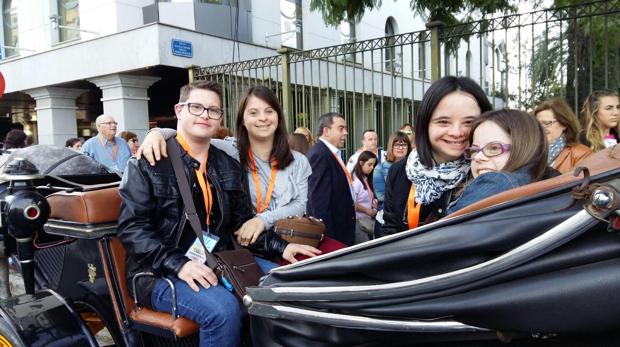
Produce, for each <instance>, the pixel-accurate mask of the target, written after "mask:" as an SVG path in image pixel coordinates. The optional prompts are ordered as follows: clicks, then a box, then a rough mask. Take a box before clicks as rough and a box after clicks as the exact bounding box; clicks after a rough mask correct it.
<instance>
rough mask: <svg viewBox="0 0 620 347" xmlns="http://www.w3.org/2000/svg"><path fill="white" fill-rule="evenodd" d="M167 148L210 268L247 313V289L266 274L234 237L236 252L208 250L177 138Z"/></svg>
mask: <svg viewBox="0 0 620 347" xmlns="http://www.w3.org/2000/svg"><path fill="white" fill-rule="evenodd" d="M166 148H167V151H168V157H169V158H170V161H171V162H172V167H173V169H174V174H175V176H176V178H177V183H178V185H179V191H180V193H181V198H182V199H183V205H184V206H185V214H186V216H187V220H188V221H189V223H190V225H191V227H192V230H194V233H195V234H196V237H198V240H200V243H201V244H202V247H203V248H204V250H205V255H206V258H207V260H206V263H207V266H208V267H210V268H211V269H213V271H214V272H215V274H216V275H217V277H218V278H219V280H220V283H221V284H222V285H224V286H225V287H226V288H227V289H228V290H230V291H232V292H233V293H234V294H235V296H236V297H237V299H238V300H239V302H241V307H242V309H244V310H245V306H243V296H244V295H245V293H246V290H245V288H246V287H252V286H256V285H258V281H259V280H260V278H261V277H262V276H263V275H264V273H263V271H262V270H261V269H260V267H259V266H258V265H257V264H256V261H255V259H254V255H252V253H251V252H250V251H249V250H247V249H246V248H242V247H241V246H240V245H239V244H238V243H237V240H235V238H234V235H233V236H232V242H233V246H234V248H235V249H234V250H229V251H222V252H216V253H214V254H211V253H210V252H209V251H208V250H207V247H206V246H205V243H204V240H203V238H202V228H201V225H200V221H199V220H198V214H197V213H196V207H195V206H194V199H193V198H192V193H191V190H190V187H189V182H188V180H187V176H185V171H184V170H183V163H182V162H181V148H180V147H179V144H178V143H177V141H176V139H175V138H174V137H172V138H170V139H168V140H166Z"/></svg>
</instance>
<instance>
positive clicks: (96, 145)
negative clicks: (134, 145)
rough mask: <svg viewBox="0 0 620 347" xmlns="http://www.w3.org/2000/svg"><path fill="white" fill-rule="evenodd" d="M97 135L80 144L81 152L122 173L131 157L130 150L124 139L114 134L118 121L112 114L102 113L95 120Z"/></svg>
mask: <svg viewBox="0 0 620 347" xmlns="http://www.w3.org/2000/svg"><path fill="white" fill-rule="evenodd" d="M95 124H96V125H97V132H98V134H97V136H95V137H93V138H91V139H89V140H88V141H86V142H85V143H84V145H83V146H82V152H83V153H84V154H86V155H88V156H90V157H92V158H94V159H95V160H96V161H98V162H99V163H101V164H103V165H105V166H106V167H107V168H108V169H110V170H112V171H114V172H120V173H122V172H123V171H125V166H127V160H129V158H130V157H131V150H130V149H129V145H128V144H127V142H125V140H123V139H121V138H120V137H117V136H116V127H117V125H118V123H117V122H116V120H114V118H112V116H109V115H106V114H102V115H101V116H99V117H97V120H96V121H95Z"/></svg>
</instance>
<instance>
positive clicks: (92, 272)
mask: <svg viewBox="0 0 620 347" xmlns="http://www.w3.org/2000/svg"><path fill="white" fill-rule="evenodd" d="M96 277H97V268H96V267H95V265H94V264H91V263H88V282H90V283H95V278H96Z"/></svg>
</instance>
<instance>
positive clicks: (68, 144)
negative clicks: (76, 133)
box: [65, 137, 82, 147]
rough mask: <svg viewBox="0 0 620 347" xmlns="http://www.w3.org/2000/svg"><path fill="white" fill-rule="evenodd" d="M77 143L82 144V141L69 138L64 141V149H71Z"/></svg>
mask: <svg viewBox="0 0 620 347" xmlns="http://www.w3.org/2000/svg"><path fill="white" fill-rule="evenodd" d="M78 142H82V141H81V140H80V139H78V138H77V137H70V138H68V139H67V141H65V147H73V145H75V144H76V143H78Z"/></svg>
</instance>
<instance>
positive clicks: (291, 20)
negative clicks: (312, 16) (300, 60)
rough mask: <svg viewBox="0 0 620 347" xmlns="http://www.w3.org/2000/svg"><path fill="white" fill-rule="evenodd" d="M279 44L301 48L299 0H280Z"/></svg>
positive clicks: (300, 10)
mask: <svg viewBox="0 0 620 347" xmlns="http://www.w3.org/2000/svg"><path fill="white" fill-rule="evenodd" d="M280 34H281V39H280V40H281V41H280V42H281V46H282V47H291V48H296V49H303V40H302V37H303V35H302V7H301V0H280Z"/></svg>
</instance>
